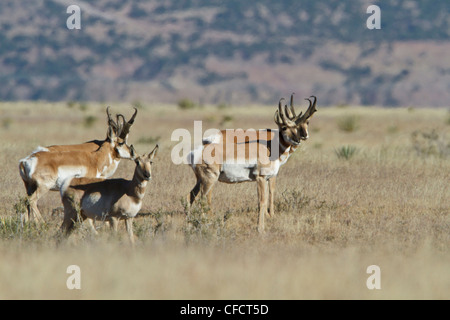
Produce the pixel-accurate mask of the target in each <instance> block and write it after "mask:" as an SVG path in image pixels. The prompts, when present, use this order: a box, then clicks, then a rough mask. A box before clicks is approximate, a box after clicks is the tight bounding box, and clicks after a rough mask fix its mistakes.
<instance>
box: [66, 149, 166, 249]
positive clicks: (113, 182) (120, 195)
mask: <svg viewBox="0 0 450 320" xmlns="http://www.w3.org/2000/svg"><path fill="white" fill-rule="evenodd" d="M157 151H158V145H156V147H155V148H154V149H153V151H151V152H150V153H149V154H148V155H143V156H138V155H136V154H135V151H134V148H133V146H131V156H132V159H134V161H135V163H136V168H135V170H134V175H133V179H132V180H124V179H110V180H105V179H99V178H73V179H67V180H66V181H65V182H64V184H63V185H62V187H61V190H60V191H61V199H62V202H63V205H64V222H63V224H62V226H61V229H62V231H63V232H64V233H65V234H66V235H68V234H69V233H70V232H71V231H72V229H73V227H74V223H75V221H77V220H78V214H80V217H81V219H82V220H85V219H87V220H88V222H89V225H90V226H91V227H92V229H93V231H94V233H97V232H96V230H95V228H94V224H93V222H94V221H95V220H101V221H103V220H105V221H108V222H111V226H112V227H113V228H114V230H116V231H117V225H118V221H119V220H125V225H126V228H127V232H128V236H129V237H130V241H131V243H134V236H133V218H134V217H135V216H136V215H137V213H138V212H139V210H140V209H141V205H142V199H143V198H144V195H145V189H146V187H147V183H148V182H149V181H150V180H151V179H152V160H153V158H154V157H155V156H156V153H157ZM78 210H79V211H78Z"/></svg>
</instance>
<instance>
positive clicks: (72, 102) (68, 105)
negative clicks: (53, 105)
mask: <svg viewBox="0 0 450 320" xmlns="http://www.w3.org/2000/svg"><path fill="white" fill-rule="evenodd" d="M76 104H77V103H76V102H75V101H72V100H71V101H67V108H73V107H75V105H76Z"/></svg>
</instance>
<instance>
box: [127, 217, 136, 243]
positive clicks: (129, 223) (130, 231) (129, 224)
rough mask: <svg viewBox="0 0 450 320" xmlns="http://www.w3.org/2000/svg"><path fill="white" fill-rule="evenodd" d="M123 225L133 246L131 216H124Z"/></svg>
mask: <svg viewBox="0 0 450 320" xmlns="http://www.w3.org/2000/svg"><path fill="white" fill-rule="evenodd" d="M125 226H126V227H127V232H128V237H129V238H130V241H131V244H132V245H133V246H134V244H135V242H134V234H133V218H126V219H125Z"/></svg>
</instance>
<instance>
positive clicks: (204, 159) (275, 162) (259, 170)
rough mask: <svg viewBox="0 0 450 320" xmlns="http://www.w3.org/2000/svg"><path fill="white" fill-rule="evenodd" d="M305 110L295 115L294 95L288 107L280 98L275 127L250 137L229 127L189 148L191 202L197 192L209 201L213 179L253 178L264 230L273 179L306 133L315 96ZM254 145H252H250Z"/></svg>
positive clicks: (271, 209)
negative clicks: (192, 182)
mask: <svg viewBox="0 0 450 320" xmlns="http://www.w3.org/2000/svg"><path fill="white" fill-rule="evenodd" d="M310 98H312V100H313V101H311V100H310V99H306V100H308V101H309V107H308V109H307V111H306V112H305V113H304V114H302V113H301V112H300V114H299V115H296V113H295V110H294V95H292V96H291V103H290V108H288V106H287V105H285V107H284V108H283V107H282V101H283V100H284V99H281V100H280V102H279V105H278V110H277V111H276V113H275V117H274V120H275V123H276V124H277V125H278V130H271V129H267V130H260V131H258V132H256V131H255V132H254V136H253V138H249V137H248V135H246V134H243V132H242V131H241V132H240V133H238V134H234V135H231V138H230V136H229V135H228V134H227V133H228V130H222V131H221V132H220V133H218V134H217V135H216V136H211V137H208V138H205V139H204V140H203V144H202V146H200V147H198V148H197V149H195V150H193V151H191V152H190V153H189V155H188V162H189V164H190V165H191V167H192V169H193V170H194V173H195V176H196V178H197V183H196V185H195V186H194V188H193V189H192V191H191V192H190V194H189V195H188V203H189V204H190V205H192V203H193V202H194V201H195V199H196V197H197V196H198V194H199V193H200V194H201V196H202V197H203V196H206V197H207V200H208V203H209V204H210V205H211V197H212V188H213V185H214V183H216V181H220V182H225V183H240V182H245V181H256V182H257V188H258V204H259V220H258V231H259V232H264V215H265V214H266V212H267V210H269V214H270V215H271V216H273V215H274V192H275V180H276V176H277V174H278V171H279V169H280V167H281V166H282V165H283V164H285V163H286V161H287V160H288V158H289V157H290V156H291V155H292V153H293V152H294V151H295V150H296V149H297V148H298V147H299V145H300V143H301V141H302V140H306V139H308V137H309V134H308V125H309V119H310V118H311V117H312V116H313V114H314V113H315V112H316V111H317V110H316V104H317V98H316V97H314V96H311V97H310ZM252 147H254V148H252ZM267 185H268V189H269V208H267V197H266V190H267Z"/></svg>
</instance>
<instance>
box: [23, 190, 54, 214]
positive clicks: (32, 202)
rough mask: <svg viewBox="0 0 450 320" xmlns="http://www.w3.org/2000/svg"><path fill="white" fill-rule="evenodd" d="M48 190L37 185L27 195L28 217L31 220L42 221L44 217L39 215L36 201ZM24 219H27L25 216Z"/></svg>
mask: <svg viewBox="0 0 450 320" xmlns="http://www.w3.org/2000/svg"><path fill="white" fill-rule="evenodd" d="M47 192H48V189H47V188H46V187H40V186H39V187H37V188H36V190H35V191H34V192H33V193H32V194H31V195H30V196H29V197H28V201H29V204H28V207H27V209H28V218H29V219H30V220H31V221H33V220H35V221H37V222H44V219H43V218H42V216H41V213H40V212H39V209H38V206H37V202H38V200H39V199H40V198H41V197H42V196H43V195H44V194H46V193H47ZM25 221H28V219H27V218H25Z"/></svg>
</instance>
